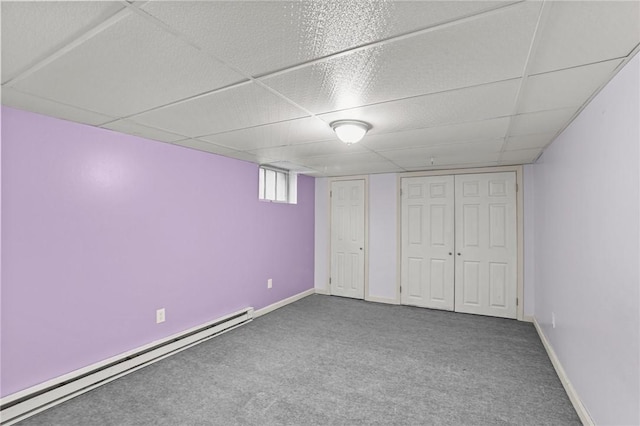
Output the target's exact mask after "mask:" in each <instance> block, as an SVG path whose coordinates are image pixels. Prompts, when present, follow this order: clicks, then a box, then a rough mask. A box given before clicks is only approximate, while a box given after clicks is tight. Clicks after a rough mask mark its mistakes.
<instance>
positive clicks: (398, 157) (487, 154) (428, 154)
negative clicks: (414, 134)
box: [380, 139, 504, 167]
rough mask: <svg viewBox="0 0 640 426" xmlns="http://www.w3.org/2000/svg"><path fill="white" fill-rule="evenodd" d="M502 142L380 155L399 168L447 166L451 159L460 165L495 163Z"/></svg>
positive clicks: (424, 148)
mask: <svg viewBox="0 0 640 426" xmlns="http://www.w3.org/2000/svg"><path fill="white" fill-rule="evenodd" d="M503 141H504V140H503V139H494V140H490V141H476V142H467V143H460V144H447V145H438V146H432V147H421V148H408V149H398V150H393V151H384V152H381V153H380V155H382V156H384V157H385V158H388V159H389V160H391V161H393V162H394V163H396V164H398V165H399V166H401V167H417V166H418V165H421V164H425V165H431V161H432V160H433V163H434V164H443V163H447V164H449V163H450V162H451V161H452V159H455V161H459V162H460V163H471V162H475V161H497V160H498V156H499V154H500V149H501V148H502V144H503ZM478 158H483V160H478Z"/></svg>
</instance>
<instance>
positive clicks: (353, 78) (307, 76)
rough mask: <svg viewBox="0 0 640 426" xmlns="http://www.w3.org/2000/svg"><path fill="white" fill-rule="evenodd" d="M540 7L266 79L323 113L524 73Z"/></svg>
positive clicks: (519, 8)
mask: <svg viewBox="0 0 640 426" xmlns="http://www.w3.org/2000/svg"><path fill="white" fill-rule="evenodd" d="M539 9H540V3H537V2H532V3H522V4H519V5H517V6H512V7H510V8H508V9H505V10H504V11H502V12H500V13H496V14H493V15H490V16H486V17H482V18H478V19H475V20H472V21H468V22H465V23H463V24H459V25H454V26H450V27H446V28H443V29H439V30H435V31H433V32H428V33H424V34H421V35H417V36H415V37H410V38H405V39H402V40H399V41H395V42H391V43H388V44H384V45H381V46H376V47H372V48H369V49H364V50H359V51H356V52H352V53H349V54H345V55H340V56H338V57H334V58H331V59H328V60H326V61H322V62H318V63H314V64H311V65H308V66H306V67H302V68H298V69H295V70H293V71H289V72H285V73H282V74H278V75H275V76H272V77H266V78H264V79H262V81H264V82H265V83H266V84H267V85H269V86H271V87H272V88H274V89H275V90H277V91H279V92H280V93H282V94H284V95H285V96H287V97H288V98H290V99H292V100H293V101H294V102H296V103H297V104H299V105H301V106H303V107H304V108H306V109H308V110H310V111H312V112H314V113H317V114H320V113H324V112H329V111H336V110H340V109H344V108H352V107H357V106H361V105H368V104H372V103H377V102H385V101H389V100H394V99H399V98H404V97H409V96H415V95H418V94H427V93H435V92H441V91H445V90H451V89H456V88H461V87H469V86H474V85H478V84H484V83H490V82H495V81H500V80H506V79H510V78H516V77H521V76H522V72H523V70H524V66H525V62H526V59H527V54H528V46H529V44H530V43H531V38H532V36H533V30H534V28H535V24H536V19H537V16H538V12H539ZM462 64H464V65H462Z"/></svg>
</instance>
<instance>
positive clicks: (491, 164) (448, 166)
mask: <svg viewBox="0 0 640 426" xmlns="http://www.w3.org/2000/svg"><path fill="white" fill-rule="evenodd" d="M449 161H455V158H450V159H449ZM497 165H498V162H497V161H476V162H473V163H460V162H453V163H451V162H449V163H447V164H440V165H433V166H432V165H429V166H418V167H406V168H405V170H406V171H408V172H421V171H426V170H447V169H452V168H461V169H472V168H473V169H475V168H482V167H494V166H497Z"/></svg>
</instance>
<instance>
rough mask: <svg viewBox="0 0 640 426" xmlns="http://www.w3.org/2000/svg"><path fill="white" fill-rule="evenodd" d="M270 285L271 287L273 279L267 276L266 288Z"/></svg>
mask: <svg viewBox="0 0 640 426" xmlns="http://www.w3.org/2000/svg"><path fill="white" fill-rule="evenodd" d="M271 287H273V280H272V279H271V278H269V279H268V280H267V288H271Z"/></svg>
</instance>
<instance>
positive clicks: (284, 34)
mask: <svg viewBox="0 0 640 426" xmlns="http://www.w3.org/2000/svg"><path fill="white" fill-rule="evenodd" d="M504 5H506V3H504V2H497V1H492V2H487V1H483V2H477V1H441V2H391V1H375V2H372V1H332V2H320V1H293V2H291V1H278V2H275V1H270V2H250V3H249V2H160V1H154V2H149V3H147V4H146V5H145V6H144V7H143V8H144V10H145V11H147V12H148V13H150V14H152V15H153V16H155V17H157V18H158V19H161V20H162V21H164V22H165V23H167V24H168V25H170V26H171V27H172V28H174V29H176V30H177V31H179V32H180V33H182V34H184V35H186V36H187V37H188V38H189V39H190V40H192V41H194V42H195V43H197V44H198V45H199V46H201V47H202V48H203V49H205V50H207V51H209V52H212V53H213V54H214V55H216V56H218V57H220V58H222V59H223V60H224V61H225V62H228V63H230V64H233V65H234V66H236V67H239V68H240V69H242V70H243V71H245V72H246V73H249V74H251V75H260V74H263V73H266V72H269V71H274V70H278V69H282V68H284V67H287V66H291V65H294V64H299V63H302V62H306V61H309V60H311V59H315V58H319V57H324V56H327V55H330V54H333V53H336V52H340V51H343V50H345V49H349V48H352V47H356V46H360V45H363V44H367V43H370V42H373V41H376V40H378V39H384V38H388V37H390V36H393V35H396V34H404V33H406V32H410V31H415V30H417V29H422V28H427V27H430V26H433V25H435V24H438V23H442V22H447V21H450V20H452V19H455V18H459V17H464V16H468V15H471V14H475V13H478V12H481V11H484V10H487V9H491V8H495V7H498V6H504Z"/></svg>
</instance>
